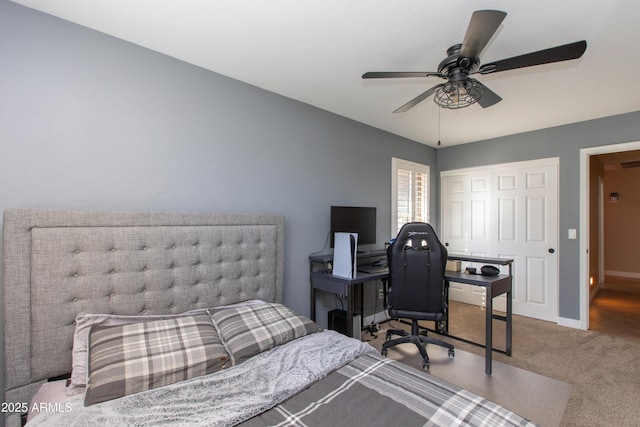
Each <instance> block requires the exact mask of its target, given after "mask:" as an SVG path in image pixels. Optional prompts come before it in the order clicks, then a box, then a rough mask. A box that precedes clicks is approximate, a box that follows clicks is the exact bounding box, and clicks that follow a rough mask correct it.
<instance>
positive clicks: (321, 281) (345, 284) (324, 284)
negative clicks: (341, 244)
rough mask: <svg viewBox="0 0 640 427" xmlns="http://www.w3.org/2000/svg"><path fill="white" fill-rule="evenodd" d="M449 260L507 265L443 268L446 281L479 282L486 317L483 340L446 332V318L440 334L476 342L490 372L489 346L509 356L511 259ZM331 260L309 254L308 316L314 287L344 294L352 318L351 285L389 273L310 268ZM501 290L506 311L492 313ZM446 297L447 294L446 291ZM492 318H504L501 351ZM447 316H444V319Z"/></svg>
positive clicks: (455, 257)
mask: <svg viewBox="0 0 640 427" xmlns="http://www.w3.org/2000/svg"><path fill="white" fill-rule="evenodd" d="M383 255H386V252H385V251H373V252H369V253H366V254H362V255H360V254H359V255H358V257H359V258H360V257H362V258H367V257H377V256H383ZM449 259H450V260H455V261H468V262H475V263H481V264H496V265H508V266H509V274H500V275H498V276H481V275H476V274H466V273H464V272H461V271H450V270H447V271H445V279H446V280H447V281H449V282H457V283H464V284H467V285H474V286H482V287H484V288H486V292H487V302H486V318H485V343H484V344H481V343H476V342H473V341H469V340H466V339H463V338H459V337H456V336H454V335H450V334H449V332H448V327H449V325H448V321H447V322H446V328H445V330H444V332H442V334H443V335H446V336H449V337H451V338H454V339H457V340H461V341H465V342H468V343H471V344H475V345H479V346H481V347H484V348H485V373H486V374H488V375H491V365H492V364H491V362H492V350H493V351H499V352H502V353H504V354H506V355H508V356H511V343H512V341H511V335H512V314H513V301H512V298H511V288H512V263H513V260H510V259H502V258H483V257H472V256H460V255H452V256H450V257H449ZM331 260H332V255H318V256H310V257H309V263H310V281H311V320H313V321H315V320H316V290H321V291H325V292H331V293H334V294H336V295H341V296H344V297H345V298H346V299H347V319H353V314H354V313H353V312H354V301H353V298H352V296H353V292H354V287H355V285H358V284H363V283H366V282H372V281H375V280H382V281H385V282H386V280H387V279H388V277H389V273H388V272H379V273H362V272H358V273H357V275H356V277H355V278H353V279H347V278H344V277H339V276H333V275H332V274H329V273H327V272H326V271H325V270H314V264H322V263H327V262H330V261H331ZM502 294H506V297H507V312H506V315H505V316H500V315H496V314H494V313H493V299H494V298H495V297H498V296H500V295H502ZM447 298H448V294H447ZM493 319H496V320H502V321H504V322H506V333H505V335H506V337H505V338H506V350H505V351H501V350H499V349H494V348H493V327H492V326H493ZM447 320H448V319H447ZM352 323H353V322H351V321H347V334H348V335H349V336H353V326H352Z"/></svg>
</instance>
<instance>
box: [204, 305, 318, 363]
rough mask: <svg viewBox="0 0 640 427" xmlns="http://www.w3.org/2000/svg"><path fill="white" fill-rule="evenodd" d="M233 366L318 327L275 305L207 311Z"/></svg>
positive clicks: (285, 308) (305, 318)
mask: <svg viewBox="0 0 640 427" xmlns="http://www.w3.org/2000/svg"><path fill="white" fill-rule="evenodd" d="M209 314H210V315H211V318H212V319H213V323H214V324H215V325H216V328H217V329H218V334H219V335H220V338H221V339H222V342H223V343H224V346H225V347H226V349H227V352H228V353H229V354H230V355H231V358H232V360H233V363H234V365H235V364H238V363H241V362H243V361H245V360H247V359H248V358H250V357H252V356H255V355H256V354H258V353H261V352H263V351H266V350H269V349H271V348H273V347H275V346H277V345H281V344H285V343H287V342H289V341H292V340H294V339H296V338H300V337H302V336H305V335H307V334H311V333H313V332H317V331H319V330H320V327H319V326H318V325H316V324H315V323H314V322H312V321H311V320H310V319H308V318H307V317H304V316H300V315H297V314H295V313H294V312H293V311H291V310H290V309H288V308H287V307H285V306H283V305H282V304H276V303H264V304H260V305H252V306H243V307H227V308H213V309H210V310H209Z"/></svg>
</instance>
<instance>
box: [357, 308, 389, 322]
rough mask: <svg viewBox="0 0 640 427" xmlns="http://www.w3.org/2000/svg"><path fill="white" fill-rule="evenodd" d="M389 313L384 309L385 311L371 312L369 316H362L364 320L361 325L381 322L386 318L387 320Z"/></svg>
mask: <svg viewBox="0 0 640 427" xmlns="http://www.w3.org/2000/svg"><path fill="white" fill-rule="evenodd" d="M389 319H390V317H389V313H388V312H387V311H386V310H385V311H379V312H377V313H375V314H372V315H371V316H367V317H365V318H364V322H363V325H365V326H367V325H370V324H372V323H373V324H377V323H382V322H384V321H386V320H389Z"/></svg>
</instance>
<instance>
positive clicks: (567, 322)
mask: <svg viewBox="0 0 640 427" xmlns="http://www.w3.org/2000/svg"><path fill="white" fill-rule="evenodd" d="M558 326H566V327H568V328H573V329H583V328H582V322H581V321H580V320H576V319H567V318H566V317H558Z"/></svg>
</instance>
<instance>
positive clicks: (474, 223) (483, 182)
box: [441, 173, 490, 305]
mask: <svg viewBox="0 0 640 427" xmlns="http://www.w3.org/2000/svg"><path fill="white" fill-rule="evenodd" d="M441 183H442V192H441V195H442V236H441V241H442V242H443V243H444V244H445V246H446V247H447V251H448V252H449V254H451V255H475V256H489V243H490V241H489V237H490V231H489V226H490V224H489V222H488V220H489V215H490V212H489V207H490V197H489V195H490V177H489V173H462V174H459V175H451V176H446V177H443V178H442V180H441ZM474 266H475V267H477V268H478V269H479V268H480V267H481V265H477V266H476V265H474V264H473V263H463V265H462V269H463V270H464V269H465V267H474ZM449 298H450V299H451V300H453V301H460V302H464V303H467V304H475V305H484V303H485V300H484V289H483V288H480V287H478V286H471V285H465V284H462V283H455V282H451V283H450V287H449Z"/></svg>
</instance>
